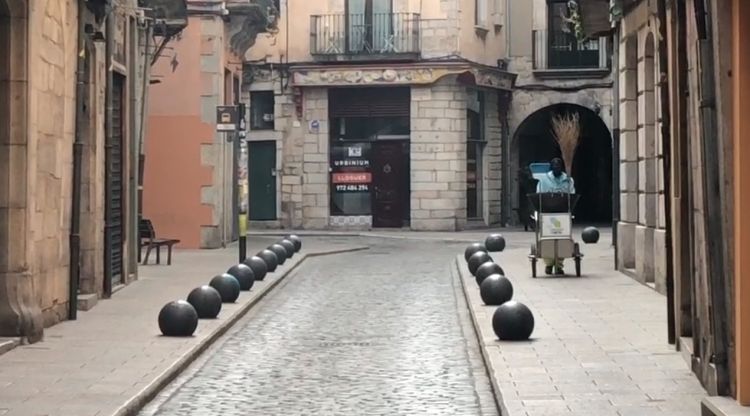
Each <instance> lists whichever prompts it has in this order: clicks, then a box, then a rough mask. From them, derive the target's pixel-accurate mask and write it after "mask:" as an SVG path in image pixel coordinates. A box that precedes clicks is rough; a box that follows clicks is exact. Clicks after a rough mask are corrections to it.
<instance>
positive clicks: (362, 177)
mask: <svg viewBox="0 0 750 416" xmlns="http://www.w3.org/2000/svg"><path fill="white" fill-rule="evenodd" d="M371 183H372V173H371V172H370V143H345V144H344V143H336V144H334V145H333V146H332V148H331V188H332V190H333V192H337V193H352V192H355V193H368V192H370V184H371Z"/></svg>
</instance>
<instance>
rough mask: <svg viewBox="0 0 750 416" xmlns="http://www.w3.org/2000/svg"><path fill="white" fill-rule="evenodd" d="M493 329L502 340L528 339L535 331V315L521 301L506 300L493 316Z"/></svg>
mask: <svg viewBox="0 0 750 416" xmlns="http://www.w3.org/2000/svg"><path fill="white" fill-rule="evenodd" d="M492 329H493V330H494V331H495V335H497V337H498V338H499V339H500V340H502V341H523V340H527V339H529V337H530V336H531V333H532V332H534V315H533V314H532V313H531V310H529V308H528V307H527V306H526V305H524V304H523V303H521V302H517V301H514V300H511V301H508V302H505V303H504V304H502V305H500V306H499V307H498V308H497V310H496V311H495V314H494V315H493V316H492Z"/></svg>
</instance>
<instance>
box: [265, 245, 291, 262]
mask: <svg viewBox="0 0 750 416" xmlns="http://www.w3.org/2000/svg"><path fill="white" fill-rule="evenodd" d="M268 249H269V250H271V251H273V253H274V254H276V258H277V259H278V261H279V266H281V265H282V264H284V262H285V261H286V257H287V256H286V249H285V248H284V246H281V245H279V244H276V243H274V244H271V245H270V246H268Z"/></svg>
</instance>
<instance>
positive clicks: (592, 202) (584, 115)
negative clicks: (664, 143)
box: [514, 104, 612, 224]
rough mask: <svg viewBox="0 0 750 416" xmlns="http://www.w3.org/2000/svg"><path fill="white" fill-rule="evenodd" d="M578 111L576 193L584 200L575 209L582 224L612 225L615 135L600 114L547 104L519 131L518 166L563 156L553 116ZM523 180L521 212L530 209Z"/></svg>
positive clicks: (577, 107) (520, 198)
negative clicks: (555, 131)
mask: <svg viewBox="0 0 750 416" xmlns="http://www.w3.org/2000/svg"><path fill="white" fill-rule="evenodd" d="M566 112H568V113H572V112H578V114H579V115H580V124H581V138H580V139H579V145H578V149H577V151H576V156H575V160H574V162H573V170H572V176H573V180H574V181H575V187H576V193H577V194H579V195H581V199H580V200H579V202H578V205H577V206H576V209H575V213H574V215H575V222H576V223H578V224H582V223H583V224H598V223H601V224H611V221H612V136H611V135H610V132H609V129H608V128H607V126H606V125H605V124H604V122H603V121H602V120H601V118H599V116H598V115H597V114H596V113H594V112H593V111H591V110H589V109H588V108H585V107H582V106H579V105H575V104H556V105H552V106H549V107H545V108H543V109H541V110H539V111H537V112H535V113H533V114H532V115H530V116H529V117H527V118H526V120H524V122H523V123H521V125H520V126H519V128H518V130H517V131H516V134H515V137H514V140H515V147H516V149H517V157H518V167H519V170H521V171H523V170H524V169H525V168H526V167H527V166H528V165H529V164H530V163H533V162H548V161H550V160H551V159H552V158H555V157H560V155H561V153H560V149H559V146H558V145H557V141H556V140H555V138H554V136H553V135H552V122H551V120H552V116H553V115H554V114H559V113H562V114H564V113H566ZM523 185H524V184H523V183H519V188H518V195H517V197H518V204H519V211H520V212H527V211H530V209H531V208H530V207H529V205H528V201H527V200H526V196H525V193H526V191H527V190H528V189H527V187H525V186H523Z"/></svg>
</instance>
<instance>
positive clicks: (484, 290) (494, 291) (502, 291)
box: [479, 274, 513, 306]
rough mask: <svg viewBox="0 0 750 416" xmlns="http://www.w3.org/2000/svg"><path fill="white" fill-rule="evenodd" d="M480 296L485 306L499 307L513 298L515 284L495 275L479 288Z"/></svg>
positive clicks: (489, 277)
mask: <svg viewBox="0 0 750 416" xmlns="http://www.w3.org/2000/svg"><path fill="white" fill-rule="evenodd" d="M479 294H480V295H481V296H482V301H483V302H484V304H485V305H491V306H499V305H502V304H503V303H505V302H507V301H509V300H511V299H512V298H513V284H511V283H510V280H508V278H507V277H505V276H501V275H499V274H493V275H491V276H488V277H487V278H486V279H484V281H483V282H482V284H481V285H480V286H479Z"/></svg>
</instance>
